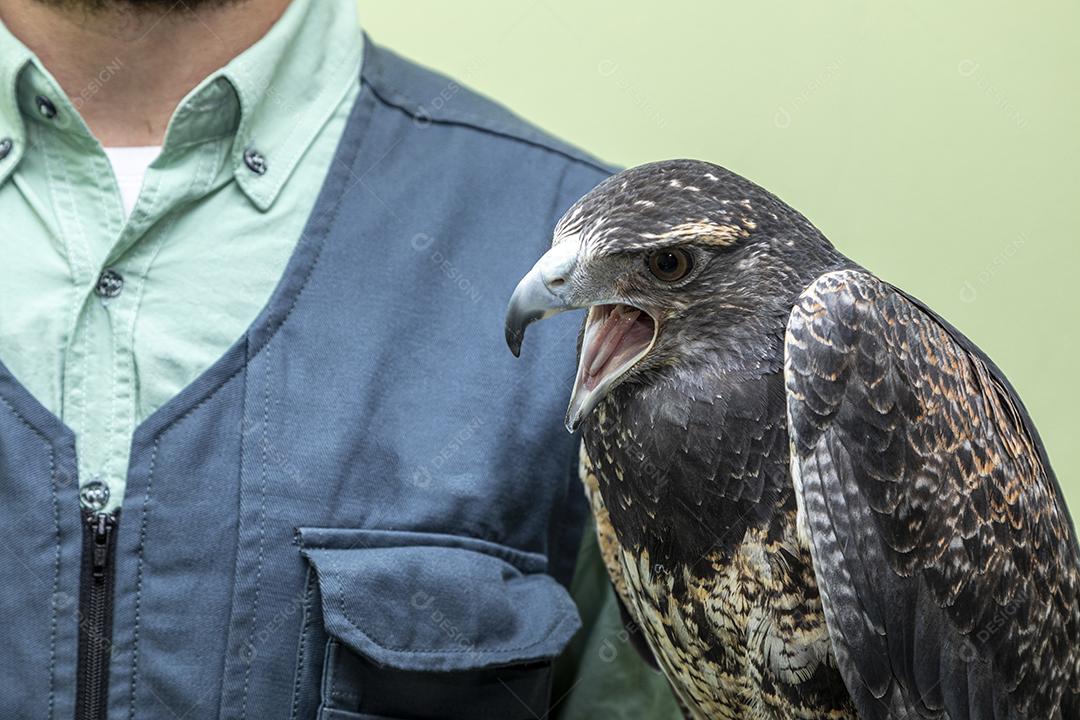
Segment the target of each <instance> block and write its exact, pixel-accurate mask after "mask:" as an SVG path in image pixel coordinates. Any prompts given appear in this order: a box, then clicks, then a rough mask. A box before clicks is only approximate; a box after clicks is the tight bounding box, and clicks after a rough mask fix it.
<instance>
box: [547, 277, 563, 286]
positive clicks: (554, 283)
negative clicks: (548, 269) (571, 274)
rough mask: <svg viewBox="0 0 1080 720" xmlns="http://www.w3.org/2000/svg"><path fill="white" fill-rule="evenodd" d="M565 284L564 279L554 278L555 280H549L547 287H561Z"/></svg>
mask: <svg viewBox="0 0 1080 720" xmlns="http://www.w3.org/2000/svg"><path fill="white" fill-rule="evenodd" d="M565 284H566V278H561V277H555V278H551V279H550V280H548V287H549V288H557V287H562V286H563V285H565Z"/></svg>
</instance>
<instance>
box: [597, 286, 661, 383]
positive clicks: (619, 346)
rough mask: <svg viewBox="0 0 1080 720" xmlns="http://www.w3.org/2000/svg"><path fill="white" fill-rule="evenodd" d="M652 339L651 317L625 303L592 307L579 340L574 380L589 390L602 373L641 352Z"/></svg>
mask: <svg viewBox="0 0 1080 720" xmlns="http://www.w3.org/2000/svg"><path fill="white" fill-rule="evenodd" d="M652 339H653V321H652V318H650V317H649V316H648V314H646V313H644V312H642V311H641V310H638V309H636V308H632V307H630V306H628V305H598V306H596V307H594V308H592V309H591V310H590V311H589V320H588V323H587V324H586V326H585V338H584V340H583V341H582V347H581V363H580V365H579V367H578V383H579V384H580V385H582V386H583V387H584V388H585V389H586V390H593V389H594V388H595V387H596V386H597V385H599V384H600V381H601V380H603V379H604V378H605V377H606V376H608V375H609V374H611V373H612V372H615V371H617V370H619V369H620V368H622V367H623V366H624V365H626V364H627V363H629V362H631V361H633V360H634V359H636V357H637V356H638V355H640V354H641V353H643V352H645V351H646V350H647V349H648V347H649V344H650V343H651V342H652Z"/></svg>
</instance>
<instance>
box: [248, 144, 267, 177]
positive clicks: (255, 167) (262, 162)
mask: <svg viewBox="0 0 1080 720" xmlns="http://www.w3.org/2000/svg"><path fill="white" fill-rule="evenodd" d="M244 164H246V165H247V166H248V170H250V171H251V172H253V173H255V174H256V175H262V174H263V173H265V172H266V157H265V156H264V155H263V154H262V153H261V152H259V151H258V150H254V149H250V148H249V149H247V150H245V151H244Z"/></svg>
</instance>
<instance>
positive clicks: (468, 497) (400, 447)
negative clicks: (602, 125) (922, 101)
mask: <svg viewBox="0 0 1080 720" xmlns="http://www.w3.org/2000/svg"><path fill="white" fill-rule="evenodd" d="M367 45H368V49H367V52H366V57H365V59H364V63H363V77H362V90H361V92H360V95H359V99H358V101H357V103H356V106H355V107H354V109H353V111H352V115H351V119H350V120H349V124H348V128H347V130H346V131H345V134H344V137H343V139H342V141H341V145H340V147H339V149H338V152H337V156H336V158H335V159H334V162H333V165H332V167H331V168H330V169H329V172H328V175H327V178H326V181H325V185H324V187H323V188H322V190H321V193H320V197H319V200H318V201H317V203H316V205H315V209H314V211H313V213H312V216H311V218H310V219H309V221H308V222H307V225H306V229H305V230H304V233H303V236H302V238H301V239H300V241H299V243H298V245H297V247H296V250H295V252H294V255H293V257H292V258H291V260H290V262H289V264H288V266H287V269H286V270H285V272H284V275H283V276H282V278H281V280H280V282H279V284H278V286H277V288H276V289H275V290H274V293H273V295H272V296H271V298H270V300H269V301H268V303H267V305H266V307H265V308H264V309H263V311H262V312H261V314H260V315H259V316H258V318H257V319H256V320H255V321H254V323H253V324H252V325H251V327H250V328H249V329H248V330H247V332H246V333H245V334H244V335H243V337H241V338H240V339H239V340H238V341H237V342H236V343H235V344H234V345H233V346H232V348H231V349H230V350H229V351H228V352H227V353H225V355H224V356H223V357H222V358H221V359H220V360H218V361H217V362H216V363H215V364H214V365H213V366H212V367H210V368H209V369H208V370H206V372H204V373H203V374H202V375H201V376H200V377H199V378H198V379H197V380H196V381H195V382H193V383H192V384H191V385H190V386H189V387H187V388H186V389H185V390H184V391H183V392H181V393H180V394H179V395H177V396H176V397H174V398H173V399H172V400H171V401H169V402H168V403H167V404H166V405H165V406H163V407H162V408H161V409H160V410H158V411H157V412H155V413H154V414H153V415H152V416H151V417H149V418H148V419H147V420H146V421H145V422H143V423H142V425H141V426H140V427H139V428H138V430H137V431H136V433H135V437H134V440H133V442H132V453H131V465H130V468H129V472H128V480H127V491H126V495H125V500H124V504H123V508H122V510H121V512H120V513H119V515H118V516H117V517H116V518H112V517H107V518H103V517H98V516H96V515H94V514H92V513H90V512H88V511H86V510H83V511H80V499H79V491H78V488H79V481H78V478H77V475H76V458H75V445H74V437H73V434H72V432H71V431H70V429H68V428H67V427H66V426H65V425H64V424H63V423H62V422H61V421H60V420H59V419H57V418H56V417H55V416H54V415H52V414H51V413H49V412H48V411H47V410H45V409H44V408H43V407H42V406H41V405H40V404H39V403H38V402H37V401H36V400H35V399H34V398H33V397H32V396H31V395H30V394H29V392H28V391H27V390H26V389H25V388H24V387H23V386H21V385H20V384H19V383H18V381H17V380H16V379H15V378H14V377H12V375H11V374H10V373H9V372H8V371H7V369H6V368H0V531H2V532H3V541H2V542H0V562H2V563H3V565H2V567H3V573H2V581H0V618H3V622H2V623H0V646H2V648H3V651H2V652H0V658H2V659H0V695H2V698H0V717H2V718H57V719H63V720H70V719H71V718H72V717H86V718H90V717H95V716H96V717H104V713H105V711H106V710H107V717H109V718H112V719H113V720H119V719H120V718H130V719H132V720H134V719H144V718H173V717H182V718H200V719H202V718H252V719H253V720H270V719H272V718H275V719H276V718H282V719H288V718H314V717H319V718H325V719H331V718H332V719H334V720H338V719H346V718H353V719H357V718H359V719H363V718H369V719H372V718H384V719H385V718H426V717H439V718H469V719H470V720H477V719H483V718H498V719H499V720H506V719H507V718H533V717H537V716H543V715H544V714H545V713H546V712H547V707H548V704H549V699H548V694H549V687H550V665H551V660H552V658H553V657H554V656H556V655H557V654H558V653H559V652H560V651H561V650H562V649H563V647H564V646H565V644H566V643H567V641H568V640H569V638H570V637H571V635H572V634H573V633H574V632H575V631H576V630H577V628H578V626H579V624H580V621H579V619H578V616H577V612H576V610H575V607H574V604H573V602H572V600H571V598H570V596H569V594H568V593H567V590H566V588H565V585H566V584H567V583H568V582H569V578H570V575H571V573H572V571H573V563H574V559H575V557H576V553H577V550H578V544H579V540H580V533H581V525H582V518H583V515H584V503H583V502H582V499H581V491H580V487H579V483H578V482H577V479H576V451H575V447H574V446H575V440H574V439H573V438H571V437H570V436H569V435H567V434H566V432H565V430H563V427H562V415H563V411H564V409H565V403H566V399H567V397H568V395H569V391H570V385H569V384H570V382H571V380H572V378H573V363H574V358H573V348H574V337H575V334H576V330H577V323H578V320H579V319H577V318H570V317H567V318H560V319H555V320H553V321H552V322H550V323H542V324H539V325H537V326H536V330H535V332H536V333H538V335H539V337H536V338H533V342H532V343H531V346H530V347H531V350H530V352H528V353H526V354H525V357H523V358H522V359H521V360H515V359H514V358H513V357H512V356H511V355H510V353H509V352H508V351H507V350H506V347H505V345H504V343H503V311H504V308H505V303H506V300H507V298H508V297H509V296H510V294H511V291H512V290H513V286H514V283H515V282H516V280H517V279H518V278H519V277H521V276H522V275H523V274H524V273H525V272H526V271H527V270H528V269H529V267H530V266H531V265H532V263H533V262H534V261H535V259H536V258H537V257H538V256H539V255H540V254H541V253H542V252H543V251H544V250H545V249H546V247H547V246H548V242H549V238H550V232H551V228H552V227H553V225H554V223H555V221H556V220H557V218H558V217H559V216H560V214H561V213H562V212H563V211H564V210H565V208H567V207H568V206H569V205H570V204H571V203H572V202H573V201H574V200H575V199H577V198H578V197H579V196H580V195H582V194H583V193H584V192H586V191H587V190H589V189H590V188H591V187H592V186H593V185H595V184H596V183H597V182H599V181H600V180H601V179H603V178H604V177H605V176H606V174H607V170H606V169H605V168H603V167H601V166H599V165H598V164H597V163H596V162H595V161H593V160H591V159H590V158H588V157H587V156H584V155H582V154H580V153H579V152H577V151H575V150H573V149H571V148H569V147H567V146H564V145H562V144H560V143H558V142H557V141H555V140H553V139H551V138H549V137H547V136H546V135H543V134H541V133H540V132H538V131H537V130H535V129H533V128H531V127H530V126H528V125H527V124H525V123H523V122H522V121H521V120H519V119H517V118H516V117H514V116H513V115H511V114H510V113H508V112H507V111H505V110H503V109H502V108H500V107H498V106H496V105H494V104H492V103H490V102H488V101H486V100H484V99H482V98H480V97H479V96H477V95H474V94H472V93H470V92H468V91H467V90H465V89H464V88H462V87H461V86H459V85H458V84H457V83H455V82H453V81H451V80H448V79H446V78H444V77H441V76H438V75H436V74H433V73H430V72H428V71H425V70H422V69H420V68H418V67H416V66H414V65H411V64H409V63H407V62H405V61H403V60H402V59H400V58H398V57H396V56H394V55H393V54H391V53H389V52H388V51H386V50H382V49H379V48H377V47H374V46H372V44H371V43H370V42H369V43H367ZM227 240H228V239H227V238H222V241H223V242H225V241H227ZM77 689H78V693H77ZM77 694H78V698H77ZM77 705H78V709H77V707H76V706H77Z"/></svg>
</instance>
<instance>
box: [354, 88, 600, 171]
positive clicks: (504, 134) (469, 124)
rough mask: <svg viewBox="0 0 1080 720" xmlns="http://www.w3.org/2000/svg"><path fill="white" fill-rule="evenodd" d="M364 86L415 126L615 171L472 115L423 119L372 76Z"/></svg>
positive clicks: (397, 92)
mask: <svg viewBox="0 0 1080 720" xmlns="http://www.w3.org/2000/svg"><path fill="white" fill-rule="evenodd" d="M364 82H365V84H366V85H367V86H368V87H370V88H371V91H372V93H373V94H374V95H375V96H376V97H377V98H378V99H379V101H380V102H381V103H383V104H384V105H387V106H389V107H392V108H395V109H397V110H399V111H401V112H402V113H404V114H405V115H407V116H408V117H410V118H412V119H413V121H414V122H417V123H424V124H429V125H430V124H434V125H448V126H455V127H463V128H467V129H469V130H473V131H474V132H479V133H483V134H485V135H492V136H494V137H498V138H502V139H504V140H511V141H513V142H516V143H519V144H522V145H528V146H530V147H534V148H538V149H540V150H546V151H547V152H549V153H553V154H555V155H559V156H560V157H562V158H564V159H566V160H569V161H570V162H573V163H575V164H577V165H582V166H584V167H588V168H591V169H593V170H596V171H598V172H602V173H605V174H606V175H610V174H611V171H610V170H609V169H607V168H605V167H604V166H603V165H601V164H599V162H597V161H593V160H588V159H585V158H583V157H578V156H577V155H575V154H574V153H572V152H571V151H569V150H563V149H561V148H558V147H555V146H554V145H551V144H549V143H545V142H544V141H543V140H541V139H539V138H531V137H528V136H526V135H524V134H521V133H515V132H513V131H512V130H509V129H501V128H499V127H495V126H492V125H488V124H486V123H482V122H480V121H479V119H472V118H470V117H469V116H468V115H464V114H462V115H461V116H460V117H456V118H449V117H439V118H437V117H432V116H430V115H422V114H420V113H418V112H416V110H414V109H413V108H411V107H409V106H408V105H407V104H405V102H403V101H402V100H397V99H396V98H392V97H390V93H387V92H385V91H384V90H381V89H380V88H379V87H377V84H376V82H372V80H371V78H370V77H369V76H367V75H365V76H364ZM379 82H381V83H382V84H383V85H385V86H386V88H387V89H389V90H390V91H392V92H393V93H394V94H395V95H397V96H399V97H401V98H402V99H403V100H404V99H405V96H404V95H402V94H401V92H400V91H398V90H397V89H396V88H394V87H393V86H392V85H391V84H390V83H389V82H387V81H386V80H385V78H384V77H380V78H379Z"/></svg>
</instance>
